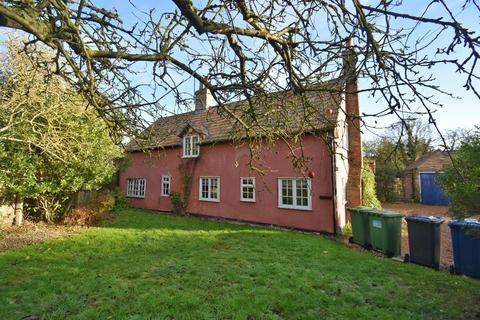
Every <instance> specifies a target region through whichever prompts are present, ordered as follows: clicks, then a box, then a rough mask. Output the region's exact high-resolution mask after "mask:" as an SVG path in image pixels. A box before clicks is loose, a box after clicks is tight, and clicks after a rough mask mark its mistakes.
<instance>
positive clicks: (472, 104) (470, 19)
mask: <svg viewBox="0 0 480 320" xmlns="http://www.w3.org/2000/svg"><path fill="white" fill-rule="evenodd" d="M132 2H133V3H134V4H135V6H136V7H137V9H139V10H141V11H148V10H149V9H151V8H155V9H156V11H157V12H163V11H171V10H174V9H175V8H176V7H175V5H174V4H173V2H172V1H158V0H157V1H154V0H139V1H132ZM197 2H199V0H196V1H194V4H195V3H197ZM375 2H377V1H374V0H369V1H363V3H375ZM94 3H96V4H99V5H101V6H102V7H105V8H112V7H114V8H116V9H117V10H118V12H119V15H120V17H122V18H123V22H124V24H126V25H127V26H128V25H132V24H134V23H135V21H136V17H135V16H134V15H133V14H132V7H131V4H130V3H129V1H118V0H117V1H113V0H103V1H100V2H98V1H94ZM461 3H462V1H459V0H449V1H448V4H449V5H450V6H451V7H452V8H454V13H455V14H456V13H457V11H459V7H460V5H461ZM424 6H425V2H424V1H412V0H405V1H404V5H403V7H402V11H403V12H407V13H415V12H418V11H419V10H420V9H421V8H423V7H424ZM432 13H433V15H435V12H432ZM438 14H439V16H438V17H441V15H442V13H441V12H439V13H438ZM457 17H458V18H459V19H460V20H461V21H462V23H464V24H465V25H467V26H471V27H474V28H475V30H479V31H480V27H479V21H480V17H479V16H478V12H475V11H474V10H466V12H464V13H462V14H461V15H460V16H457ZM398 23H399V25H401V23H402V22H401V21H400V22H398ZM319 27H320V26H319ZM419 29H420V30H422V29H421V27H420V28H419ZM440 40H442V39H440ZM444 40H445V41H447V40H448V39H447V38H445V39H444ZM434 71H435V77H436V83H437V84H439V85H440V86H441V87H442V88H443V89H444V90H446V91H449V92H451V93H453V94H454V95H455V96H457V98H450V97H448V96H446V95H440V94H436V96H435V97H436V98H437V99H438V101H439V102H440V103H441V104H442V105H443V106H442V107H436V108H434V109H435V110H434V115H435V119H436V121H437V124H438V126H439V128H440V129H441V130H442V131H445V130H449V129H455V128H467V129H469V128H473V126H474V125H480V100H479V99H477V97H475V96H474V95H473V93H472V92H471V91H466V90H465V89H464V88H463V85H464V82H465V79H464V78H463V77H462V76H460V75H459V74H458V73H456V72H455V69H454V68H452V67H449V66H440V67H437V68H436V69H435V70H434ZM145 76H146V75H145ZM138 77H142V75H139V76H138ZM137 80H141V79H137ZM359 85H360V89H362V88H364V87H366V86H367V83H366V82H364V81H362V80H360V82H359ZM360 103H361V112H365V113H375V112H376V111H379V110H382V109H384V105H383V104H381V103H377V102H376V99H375V98H372V97H369V96H368V95H367V94H361V96H360ZM411 107H412V108H413V109H415V108H416V107H417V106H411ZM364 121H365V123H366V124H367V126H368V128H367V127H365V128H364V130H363V132H364V139H365V140H371V139H374V138H375V137H378V136H380V135H381V134H382V133H383V132H384V128H385V127H387V126H388V125H390V124H391V123H393V122H396V121H398V119H397V118H395V117H394V116H388V117H383V118H371V117H370V118H365V119H364ZM370 127H377V129H371V128H370Z"/></svg>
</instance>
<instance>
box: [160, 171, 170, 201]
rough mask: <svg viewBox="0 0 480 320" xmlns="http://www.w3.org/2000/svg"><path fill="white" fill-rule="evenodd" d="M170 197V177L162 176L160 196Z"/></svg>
mask: <svg viewBox="0 0 480 320" xmlns="http://www.w3.org/2000/svg"><path fill="white" fill-rule="evenodd" d="M169 195H170V176H162V196H164V197H168V196H169Z"/></svg>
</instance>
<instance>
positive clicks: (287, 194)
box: [278, 178, 312, 210]
mask: <svg viewBox="0 0 480 320" xmlns="http://www.w3.org/2000/svg"><path fill="white" fill-rule="evenodd" d="M311 189H312V185H311V180H310V179H308V178H279V179H278V207H279V208H287V209H300V210H311V209H312V192H311Z"/></svg>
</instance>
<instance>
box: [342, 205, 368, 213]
mask: <svg viewBox="0 0 480 320" xmlns="http://www.w3.org/2000/svg"><path fill="white" fill-rule="evenodd" d="M370 210H372V208H369V207H363V206H359V207H353V208H348V211H350V212H351V211H354V212H364V211H370Z"/></svg>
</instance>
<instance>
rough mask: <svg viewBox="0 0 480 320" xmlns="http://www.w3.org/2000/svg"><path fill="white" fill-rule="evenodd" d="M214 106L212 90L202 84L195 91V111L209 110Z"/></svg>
mask: <svg viewBox="0 0 480 320" xmlns="http://www.w3.org/2000/svg"><path fill="white" fill-rule="evenodd" d="M212 105H213V97H212V94H211V93H210V90H208V89H207V88H205V87H204V86H203V84H200V88H199V89H198V90H197V91H195V111H202V110H207V109H208V108H209V107H211V106H212Z"/></svg>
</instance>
